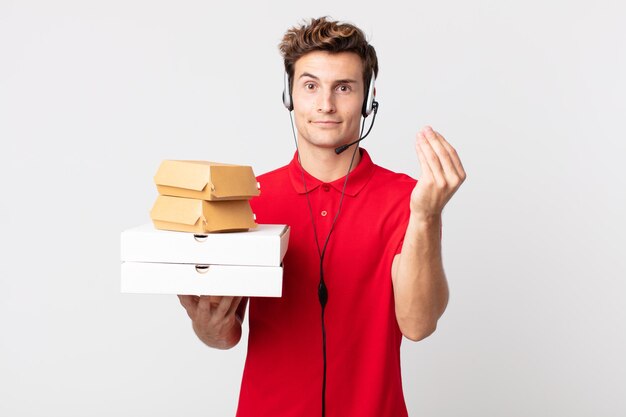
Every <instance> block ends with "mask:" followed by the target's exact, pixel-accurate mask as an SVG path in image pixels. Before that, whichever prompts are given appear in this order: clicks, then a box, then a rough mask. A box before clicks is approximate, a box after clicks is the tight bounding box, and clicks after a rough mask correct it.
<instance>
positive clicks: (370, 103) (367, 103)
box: [283, 71, 378, 417]
mask: <svg viewBox="0 0 626 417" xmlns="http://www.w3.org/2000/svg"><path fill="white" fill-rule="evenodd" d="M375 79H376V74H375V73H374V71H372V76H371V78H370V82H369V85H368V87H367V90H366V91H365V99H364V100H363V106H362V108H361V116H363V123H362V125H361V134H362V133H363V127H364V126H365V119H366V118H367V116H369V115H370V114H372V112H373V113H374V116H373V117H372V122H371V123H370V126H369V128H368V130H367V133H365V135H363V136H360V135H359V136H360V137H359V138H358V139H357V140H355V141H354V142H350V143H347V144H345V145H342V146H339V147H337V148H335V153H336V154H337V155H339V154H340V153H342V152H343V151H345V150H346V149H348V148H349V147H350V146H352V145H354V144H357V143H359V142H360V141H362V140H363V139H365V137H367V135H369V133H370V131H371V130H372V127H373V126H374V121H375V120H376V113H377V112H378V102H377V101H376V100H374V81H375ZM283 104H284V105H285V107H286V108H287V110H289V115H290V116H289V119H290V121H291V130H292V133H293V139H294V142H295V145H296V152H297V154H298V162H299V163H300V170H301V172H302V183H303V185H304V192H305V195H306V199H307V204H308V208H309V215H310V217H311V223H312V226H313V234H314V237H315V244H316V246H317V252H318V255H319V257H320V282H319V285H318V288H317V296H318V299H319V302H320V306H321V307H322V317H321V318H322V355H323V363H324V369H323V381H322V417H325V416H326V365H327V361H326V326H325V319H324V316H325V315H324V313H325V310H326V304H327V302H328V289H327V287H326V283H325V281H324V255H325V254H326V247H327V245H328V241H329V240H330V236H331V234H332V233H333V229H334V227H335V222H336V221H337V218H338V217H339V213H340V212H341V207H342V205H343V197H344V196H345V191H346V185H347V184H348V178H349V177H350V172H351V171H352V164H353V162H354V157H355V155H356V152H357V149H358V146H356V147H355V148H354V152H353V153H352V159H351V160H350V166H349V168H348V172H347V174H346V178H345V180H344V183H343V188H342V190H341V198H340V199H339V207H338V209H337V213H336V214H335V217H334V218H333V222H332V224H331V226H330V230H329V232H328V235H327V236H326V239H325V242H324V246H323V248H320V245H319V240H318V238H317V228H316V227H315V219H314V216H313V209H312V207H311V201H310V199H309V194H308V191H307V187H306V181H305V179H304V168H303V167H302V163H301V162H300V151H299V150H298V141H297V140H296V132H295V129H294V125H293V119H292V118H291V112H292V111H293V100H292V97H291V80H290V78H289V74H288V73H287V72H286V71H285V86H284V89H283Z"/></svg>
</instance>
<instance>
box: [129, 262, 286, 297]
mask: <svg viewBox="0 0 626 417" xmlns="http://www.w3.org/2000/svg"><path fill="white" fill-rule="evenodd" d="M282 287H283V268H282V267H281V266H239V265H203V264H170V263H151V262H124V263H122V282H121V290H122V292H123V293H135V294H187V295H223V296H236V297H280V296H282Z"/></svg>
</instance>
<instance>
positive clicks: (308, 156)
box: [298, 141, 361, 182]
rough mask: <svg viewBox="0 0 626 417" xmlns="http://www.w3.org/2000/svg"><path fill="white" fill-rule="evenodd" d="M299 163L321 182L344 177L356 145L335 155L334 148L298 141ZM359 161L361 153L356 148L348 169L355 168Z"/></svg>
mask: <svg viewBox="0 0 626 417" xmlns="http://www.w3.org/2000/svg"><path fill="white" fill-rule="evenodd" d="M298 142H299V143H298V153H299V154H300V163H301V164H302V167H303V168H304V170H305V171H306V172H308V173H309V174H311V175H312V176H314V177H315V178H317V179H318V180H320V181H323V182H332V181H335V180H338V179H339V178H342V177H345V176H346V174H347V173H348V168H349V167H350V161H351V160H352V154H353V153H354V148H355V147H356V146H357V145H352V146H351V147H349V148H348V149H346V150H345V151H344V152H342V153H340V154H339V155H337V154H336V153H335V148H319V147H314V146H311V145H310V144H309V143H308V142H306V141H298ZM360 161H361V153H360V152H359V151H358V150H357V151H356V155H354V162H353V163H352V167H351V168H350V170H353V169H354V168H356V166H357V165H358V164H359V162H360Z"/></svg>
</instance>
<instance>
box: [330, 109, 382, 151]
mask: <svg viewBox="0 0 626 417" xmlns="http://www.w3.org/2000/svg"><path fill="white" fill-rule="evenodd" d="M372 110H373V111H374V117H372V123H371V124H370V127H369V129H367V133H366V134H365V135H363V136H361V137H360V138H358V139H357V140H355V141H354V142H350V143H348V144H345V145H341V146H339V147H337V148H335V153H336V154H337V155H339V154H340V153H342V152H343V151H345V150H346V149H348V148H349V147H350V146H352V145H354V144H356V143H359V142H361V141H362V140H363V139H365V138H366V137H367V135H369V134H370V132H371V131H372V126H374V121H376V113H378V102H377V101H373V102H372ZM363 123H364V124H365V120H363ZM361 130H363V129H361Z"/></svg>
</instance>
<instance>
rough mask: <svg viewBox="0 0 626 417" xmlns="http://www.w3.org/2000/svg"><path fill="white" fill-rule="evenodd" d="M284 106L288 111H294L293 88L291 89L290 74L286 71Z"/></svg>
mask: <svg viewBox="0 0 626 417" xmlns="http://www.w3.org/2000/svg"><path fill="white" fill-rule="evenodd" d="M283 104H284V105H285V107H286V108H287V110H289V111H292V110H293V101H292V100H291V88H290V87H289V74H287V71H285V87H284V89H283Z"/></svg>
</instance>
